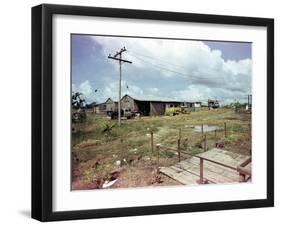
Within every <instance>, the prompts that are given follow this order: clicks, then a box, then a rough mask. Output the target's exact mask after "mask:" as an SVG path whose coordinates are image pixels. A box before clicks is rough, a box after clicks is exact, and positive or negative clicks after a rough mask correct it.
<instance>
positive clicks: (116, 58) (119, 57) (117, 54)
mask: <svg viewBox="0 0 281 226" xmlns="http://www.w3.org/2000/svg"><path fill="white" fill-rule="evenodd" d="M125 51H126V48H125V47H123V48H122V49H121V50H120V51H119V52H116V53H115V55H114V56H111V55H110V54H109V55H108V58H109V59H112V60H118V61H119V101H118V125H119V126H120V125H121V80H122V68H121V65H122V62H124V63H129V64H131V63H132V62H131V61H128V60H124V59H122V53H123V52H125Z"/></svg>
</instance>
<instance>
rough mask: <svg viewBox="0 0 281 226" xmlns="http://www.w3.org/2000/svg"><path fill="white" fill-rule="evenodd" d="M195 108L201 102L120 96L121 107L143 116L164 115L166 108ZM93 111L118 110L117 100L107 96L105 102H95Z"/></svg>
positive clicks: (100, 112) (199, 105) (99, 112)
mask: <svg viewBox="0 0 281 226" xmlns="http://www.w3.org/2000/svg"><path fill="white" fill-rule="evenodd" d="M177 107H187V108H197V107H201V102H184V101H174V100H153V99H151V100H145V99H140V98H134V97H131V96H130V95H128V94H126V95H124V96H123V97H122V98H121V109H127V110H129V111H131V112H140V113H141V114H142V115H144V116H157V115H164V114H165V111H166V109H167V108H177ZM93 111H94V112H95V113H97V114H107V113H109V112H115V111H118V102H117V101H113V100H112V99H111V98H108V99H107V100H106V101H105V102H103V103H99V104H95V105H94V106H93Z"/></svg>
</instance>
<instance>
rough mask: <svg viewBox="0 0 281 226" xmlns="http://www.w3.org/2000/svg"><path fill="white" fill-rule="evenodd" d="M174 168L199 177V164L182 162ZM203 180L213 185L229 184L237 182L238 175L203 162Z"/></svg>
mask: <svg viewBox="0 0 281 226" xmlns="http://www.w3.org/2000/svg"><path fill="white" fill-rule="evenodd" d="M175 166H176V167H178V168H180V169H182V170H186V171H188V172H190V173H192V174H194V175H197V176H198V178H199V177H200V164H196V163H192V162H190V161H189V162H186V161H182V162H181V164H176V165H175ZM203 175H204V178H205V179H207V180H210V181H212V182H214V183H230V182H238V180H239V174H238V172H236V171H233V170H229V169H224V168H223V167H221V166H217V165H216V164H214V163H209V162H207V161H204V173H203Z"/></svg>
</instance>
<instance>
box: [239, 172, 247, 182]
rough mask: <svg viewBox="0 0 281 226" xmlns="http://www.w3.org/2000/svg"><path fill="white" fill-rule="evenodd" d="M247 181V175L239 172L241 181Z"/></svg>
mask: <svg viewBox="0 0 281 226" xmlns="http://www.w3.org/2000/svg"><path fill="white" fill-rule="evenodd" d="M245 181H246V176H245V175H244V174H242V173H239V182H240V183H242V182H245Z"/></svg>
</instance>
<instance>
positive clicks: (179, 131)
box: [179, 128, 181, 139]
mask: <svg viewBox="0 0 281 226" xmlns="http://www.w3.org/2000/svg"><path fill="white" fill-rule="evenodd" d="M179 139H181V128H179Z"/></svg>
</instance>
